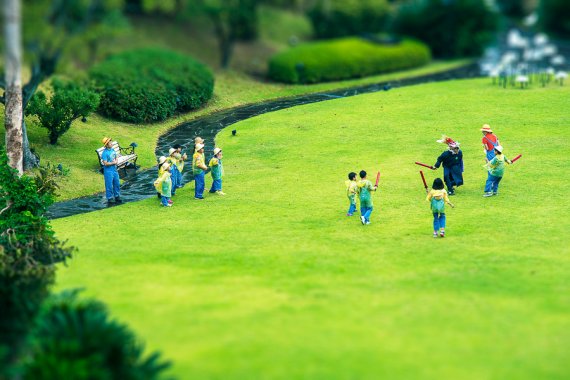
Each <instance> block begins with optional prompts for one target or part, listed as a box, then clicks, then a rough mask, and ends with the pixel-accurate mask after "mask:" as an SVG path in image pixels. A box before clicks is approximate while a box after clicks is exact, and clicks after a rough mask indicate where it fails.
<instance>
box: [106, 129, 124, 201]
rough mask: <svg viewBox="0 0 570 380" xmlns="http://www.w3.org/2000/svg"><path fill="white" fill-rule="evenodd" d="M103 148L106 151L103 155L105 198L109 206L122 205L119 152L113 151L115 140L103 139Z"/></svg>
mask: <svg viewBox="0 0 570 380" xmlns="http://www.w3.org/2000/svg"><path fill="white" fill-rule="evenodd" d="M102 142H103V146H104V147H105V149H104V150H103V153H101V163H102V164H103V177H104V178H105V196H106V198H107V204H109V205H110V204H113V203H115V202H116V203H122V200H121V189H120V186H121V182H120V181H119V172H118V171H117V161H118V159H117V152H115V150H114V149H113V139H111V138H110V137H103V140H102Z"/></svg>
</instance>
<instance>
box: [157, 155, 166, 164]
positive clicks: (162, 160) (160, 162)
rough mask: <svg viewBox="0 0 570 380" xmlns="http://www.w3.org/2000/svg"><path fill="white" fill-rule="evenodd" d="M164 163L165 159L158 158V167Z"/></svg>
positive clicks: (162, 157)
mask: <svg viewBox="0 0 570 380" xmlns="http://www.w3.org/2000/svg"><path fill="white" fill-rule="evenodd" d="M165 162H166V157H164V156H160V158H159V159H158V166H162V164H164V163H165Z"/></svg>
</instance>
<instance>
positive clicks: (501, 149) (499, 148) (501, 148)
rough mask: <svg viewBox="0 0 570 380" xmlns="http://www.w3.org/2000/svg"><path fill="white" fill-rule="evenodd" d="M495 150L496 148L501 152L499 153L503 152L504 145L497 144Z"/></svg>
mask: <svg viewBox="0 0 570 380" xmlns="http://www.w3.org/2000/svg"><path fill="white" fill-rule="evenodd" d="M495 150H496V151H497V152H499V153H503V147H502V146H501V145H497V146H496V147H495Z"/></svg>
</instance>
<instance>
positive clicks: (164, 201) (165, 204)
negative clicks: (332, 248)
mask: <svg viewBox="0 0 570 380" xmlns="http://www.w3.org/2000/svg"><path fill="white" fill-rule="evenodd" d="M169 200H170V198H168V197H165V196H164V195H161V196H160V203H161V204H162V205H163V206H168V201H169Z"/></svg>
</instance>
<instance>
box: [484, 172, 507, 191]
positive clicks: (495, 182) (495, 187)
mask: <svg viewBox="0 0 570 380" xmlns="http://www.w3.org/2000/svg"><path fill="white" fill-rule="evenodd" d="M502 179H503V177H495V176H494V175H492V174H491V173H488V174H487V182H485V192H486V193H490V192H491V191H492V192H493V193H498V192H499V182H501V180H502Z"/></svg>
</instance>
